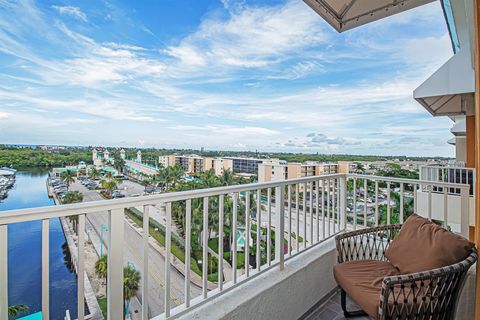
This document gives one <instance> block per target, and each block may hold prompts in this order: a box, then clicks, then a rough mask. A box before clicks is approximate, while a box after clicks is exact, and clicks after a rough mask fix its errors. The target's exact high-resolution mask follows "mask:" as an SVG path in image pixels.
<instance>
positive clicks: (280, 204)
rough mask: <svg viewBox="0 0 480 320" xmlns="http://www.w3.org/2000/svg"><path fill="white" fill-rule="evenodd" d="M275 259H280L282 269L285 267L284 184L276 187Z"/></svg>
mask: <svg viewBox="0 0 480 320" xmlns="http://www.w3.org/2000/svg"><path fill="white" fill-rule="evenodd" d="M275 209H276V211H277V212H276V214H275V216H276V218H277V221H276V226H275V231H276V233H275V260H276V261H278V264H279V269H280V271H281V270H283V268H284V262H285V250H284V243H285V242H284V239H285V238H284V233H285V232H284V231H285V189H284V187H283V186H280V187H276V188H275Z"/></svg>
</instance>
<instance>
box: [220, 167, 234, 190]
mask: <svg viewBox="0 0 480 320" xmlns="http://www.w3.org/2000/svg"><path fill="white" fill-rule="evenodd" d="M220 180H221V181H222V184H223V185H224V186H229V185H232V184H233V182H234V181H233V172H232V170H230V169H228V170H224V171H223V172H222V175H221V177H220Z"/></svg>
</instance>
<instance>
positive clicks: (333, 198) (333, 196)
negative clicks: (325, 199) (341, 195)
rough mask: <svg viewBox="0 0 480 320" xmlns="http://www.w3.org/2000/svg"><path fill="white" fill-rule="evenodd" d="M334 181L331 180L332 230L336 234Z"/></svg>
mask: <svg viewBox="0 0 480 320" xmlns="http://www.w3.org/2000/svg"><path fill="white" fill-rule="evenodd" d="M335 182H336V181H335V179H332V217H333V221H332V223H333V225H332V227H333V228H332V229H333V233H334V234H335V232H336V230H335V229H336V224H337V223H336V203H335V202H336V200H335V198H336V188H335Z"/></svg>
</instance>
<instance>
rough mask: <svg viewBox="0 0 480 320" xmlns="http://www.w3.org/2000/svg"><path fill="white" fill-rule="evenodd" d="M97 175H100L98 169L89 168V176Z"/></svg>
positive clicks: (94, 176) (93, 177)
mask: <svg viewBox="0 0 480 320" xmlns="http://www.w3.org/2000/svg"><path fill="white" fill-rule="evenodd" d="M98 177H100V171H99V170H98V169H97V168H95V167H93V168H92V170H90V178H92V179H97V178H98Z"/></svg>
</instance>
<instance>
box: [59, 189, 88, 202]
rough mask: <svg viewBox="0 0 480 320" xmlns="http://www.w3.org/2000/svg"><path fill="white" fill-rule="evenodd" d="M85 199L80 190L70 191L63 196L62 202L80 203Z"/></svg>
mask: <svg viewBox="0 0 480 320" xmlns="http://www.w3.org/2000/svg"><path fill="white" fill-rule="evenodd" d="M82 201H83V193H81V192H80V191H69V192H67V193H66V194H65V196H64V197H63V200H62V203H63V204H69V203H79V202H82Z"/></svg>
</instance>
